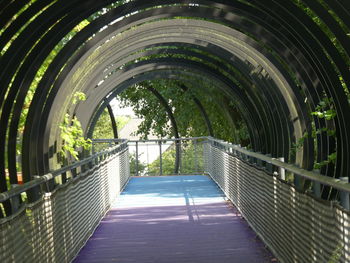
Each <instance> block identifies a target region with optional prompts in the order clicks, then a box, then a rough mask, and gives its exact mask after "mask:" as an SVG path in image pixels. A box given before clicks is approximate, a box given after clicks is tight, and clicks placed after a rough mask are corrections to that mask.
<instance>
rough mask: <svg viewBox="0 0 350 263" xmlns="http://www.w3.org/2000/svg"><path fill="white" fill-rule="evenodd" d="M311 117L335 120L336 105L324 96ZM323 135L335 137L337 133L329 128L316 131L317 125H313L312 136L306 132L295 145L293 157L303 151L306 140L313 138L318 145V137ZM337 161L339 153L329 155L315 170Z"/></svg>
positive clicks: (317, 164) (315, 165) (316, 163)
mask: <svg viewBox="0 0 350 263" xmlns="http://www.w3.org/2000/svg"><path fill="white" fill-rule="evenodd" d="M310 115H311V116H315V117H317V118H319V119H325V120H326V121H330V120H333V119H334V118H335V117H336V115H337V114H336V111H335V109H334V103H333V100H332V98H328V97H326V96H324V97H323V99H322V100H321V101H320V102H319V103H318V105H317V106H316V108H315V111H313V112H311V113H310ZM321 133H326V134H327V135H328V136H333V137H334V136H335V135H336V131H335V130H334V129H329V128H328V127H322V128H318V129H316V127H315V125H314V124H313V125H312V132H311V134H309V133H308V132H305V133H304V134H303V136H302V137H301V138H299V140H298V141H297V142H296V143H295V144H293V146H292V148H291V156H294V155H295V153H296V152H297V151H298V150H301V149H302V147H303V145H304V142H305V140H306V139H308V138H313V139H314V143H315V145H317V141H316V136H317V135H319V134H321ZM336 159H337V152H333V153H331V154H329V155H328V157H327V159H326V160H323V161H321V162H315V163H314V169H320V168H322V167H323V166H325V165H328V164H331V163H333V164H335V162H336Z"/></svg>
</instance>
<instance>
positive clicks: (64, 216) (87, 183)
mask: <svg viewBox="0 0 350 263" xmlns="http://www.w3.org/2000/svg"><path fill="white" fill-rule="evenodd" d="M128 178H129V161H128V148H127V147H126V148H124V149H122V150H121V151H120V152H118V153H115V154H113V155H110V156H109V157H107V158H106V159H105V160H103V161H102V162H101V163H100V164H98V165H97V166H95V167H94V168H93V169H91V170H89V172H87V173H85V174H80V175H78V176H77V177H75V178H73V179H71V180H70V181H68V182H67V183H65V184H63V185H61V186H59V187H57V188H56V189H55V190H54V191H53V192H50V193H45V194H44V195H43V196H42V198H41V199H40V200H38V201H37V202H36V203H34V204H27V205H26V206H25V207H23V208H22V209H21V210H19V211H18V212H17V213H16V214H15V215H12V216H10V217H7V218H5V219H1V220H0V262H2V263H5V262H71V260H72V259H73V258H74V257H75V255H76V254H77V253H78V252H79V250H80V249H81V247H82V246H83V245H84V244H85V242H86V241H87V240H88V238H89V237H90V235H91V234H92V232H93V231H94V229H95V228H96V226H97V225H98V224H99V222H100V220H101V219H102V218H103V216H104V215H105V213H106V212H107V211H108V210H109V207H110V205H111V203H112V202H113V200H115V198H116V197H117V195H118V194H119V193H120V190H121V189H122V188H123V186H124V185H125V184H126V182H127V181H128Z"/></svg>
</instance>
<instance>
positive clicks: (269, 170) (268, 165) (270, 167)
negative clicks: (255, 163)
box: [265, 154, 273, 173]
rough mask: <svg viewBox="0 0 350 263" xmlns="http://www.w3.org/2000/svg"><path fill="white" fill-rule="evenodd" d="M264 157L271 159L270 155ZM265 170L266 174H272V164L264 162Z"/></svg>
mask: <svg viewBox="0 0 350 263" xmlns="http://www.w3.org/2000/svg"><path fill="white" fill-rule="evenodd" d="M266 156H268V157H271V154H266ZM265 169H266V170H267V171H268V172H270V173H272V172H273V171H272V170H273V168H272V163H269V162H266V166H265Z"/></svg>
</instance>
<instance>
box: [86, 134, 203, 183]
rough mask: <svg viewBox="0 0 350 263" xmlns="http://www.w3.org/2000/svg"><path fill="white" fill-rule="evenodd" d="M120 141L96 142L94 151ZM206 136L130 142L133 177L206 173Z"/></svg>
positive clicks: (106, 140)
mask: <svg viewBox="0 0 350 263" xmlns="http://www.w3.org/2000/svg"><path fill="white" fill-rule="evenodd" d="M119 141H120V140H119V139H102V140H101V139H100V140H93V149H98V150H101V149H103V148H105V147H108V146H110V145H113V144H114V143H118V142H119ZM206 141H207V138H206V137H197V138H179V139H153V140H130V141H128V145H129V160H130V174H131V175H133V176H158V175H175V174H182V175H184V174H203V173H204V172H205V171H204V158H203V157H204V155H203V150H204V143H206Z"/></svg>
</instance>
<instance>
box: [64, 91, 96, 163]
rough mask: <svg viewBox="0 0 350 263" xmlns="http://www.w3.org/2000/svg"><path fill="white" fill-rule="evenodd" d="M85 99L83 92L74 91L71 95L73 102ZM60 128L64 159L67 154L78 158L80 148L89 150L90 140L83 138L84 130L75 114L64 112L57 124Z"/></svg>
mask: <svg viewBox="0 0 350 263" xmlns="http://www.w3.org/2000/svg"><path fill="white" fill-rule="evenodd" d="M84 100H86V95H85V94H84V93H83V92H76V93H74V95H73V102H72V103H73V104H76V103H78V101H84ZM59 128H60V130H61V139H62V141H63V144H62V149H61V154H62V156H64V157H65V158H66V159H68V158H69V155H70V156H72V157H73V158H74V159H75V160H78V159H79V157H78V154H79V150H80V149H81V148H83V149H85V150H89V149H90V148H91V140H90V139H85V138H84V131H83V129H82V128H81V123H80V121H79V120H78V118H77V117H76V116H74V117H73V118H71V116H70V115H69V114H68V113H66V114H65V116H64V119H63V122H62V123H61V124H60V126H59Z"/></svg>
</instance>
